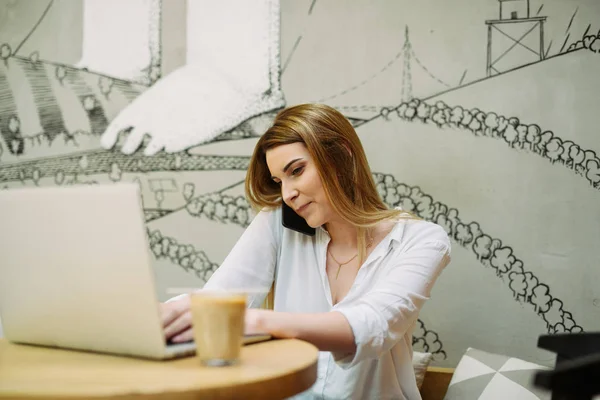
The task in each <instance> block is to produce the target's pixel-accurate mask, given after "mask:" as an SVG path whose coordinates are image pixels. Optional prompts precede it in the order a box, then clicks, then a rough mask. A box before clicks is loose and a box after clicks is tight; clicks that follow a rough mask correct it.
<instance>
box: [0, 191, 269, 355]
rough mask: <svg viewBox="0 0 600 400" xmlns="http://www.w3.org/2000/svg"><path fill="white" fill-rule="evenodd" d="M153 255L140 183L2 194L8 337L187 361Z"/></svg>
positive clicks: (0, 296) (0, 311)
mask: <svg viewBox="0 0 600 400" xmlns="http://www.w3.org/2000/svg"><path fill="white" fill-rule="evenodd" d="M150 257H151V255H150V249H149V245H148V242H147V236H146V227H145V221H144V215H143V211H142V207H141V194H140V190H139V186H138V185H137V184H134V183H118V184H100V185H82V186H69V187H42V188H39V187H35V188H18V189H8V190H0V319H1V320H2V325H3V330H4V335H5V337H6V338H7V339H8V340H9V341H11V342H14V343H23V344H34V345H42V346H52V347H60V348H68V349H76V350H86V351H93V352H101V353H111V354H118V355H124V356H133V357H141V358H149V359H170V358H175V357H179V356H186V355H192V354H194V353H195V346H194V343H193V342H188V343H178V344H168V343H166V341H165V336H164V333H163V329H162V323H161V320H160V315H159V308H158V304H159V303H158V298H157V295H156V289H155V282H154V271H153V269H152V265H151V258H150ZM268 339H270V336H269V335H247V336H245V337H244V343H245V344H249V343H255V342H259V341H264V340H268Z"/></svg>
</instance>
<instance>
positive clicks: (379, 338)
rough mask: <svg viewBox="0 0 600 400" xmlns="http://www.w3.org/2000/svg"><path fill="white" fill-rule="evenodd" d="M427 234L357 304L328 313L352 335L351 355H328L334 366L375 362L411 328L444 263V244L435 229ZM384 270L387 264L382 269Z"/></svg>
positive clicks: (442, 233)
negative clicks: (342, 319) (353, 348)
mask: <svg viewBox="0 0 600 400" xmlns="http://www.w3.org/2000/svg"><path fill="white" fill-rule="evenodd" d="M427 225H428V226H427V228H425V229H424V230H423V232H422V233H420V234H419V235H418V236H417V237H415V238H413V239H411V240H410V243H408V244H407V245H406V246H402V248H401V249H399V251H398V253H397V255H396V254H395V255H394V256H393V257H392V259H391V260H390V261H389V263H391V264H392V265H390V267H391V268H386V269H387V270H388V272H387V273H386V274H385V275H384V276H381V277H380V278H379V280H378V281H377V282H376V283H375V284H374V286H373V289H372V290H371V291H370V292H368V293H367V294H365V295H364V296H363V297H362V298H361V299H359V300H358V301H357V302H353V303H352V304H350V305H348V306H345V305H343V303H340V307H338V308H334V309H333V311H338V312H340V313H342V314H343V315H344V316H345V317H346V319H347V320H348V323H349V324H350V327H351V329H352V331H353V333H354V339H355V343H356V351H355V352H354V353H352V354H333V358H334V360H335V361H336V363H337V364H338V365H339V366H340V367H342V368H344V369H347V368H350V367H352V366H354V365H356V364H357V363H359V362H360V361H362V360H366V359H375V358H378V357H380V356H381V355H382V354H383V353H385V352H387V351H389V350H390V349H391V348H392V347H393V346H394V345H396V344H397V343H398V342H399V341H400V340H402V338H403V337H404V335H405V334H406V332H407V331H408V330H409V329H410V328H411V327H412V326H413V324H414V323H415V321H416V320H417V318H418V316H419V312H420V311H421V309H422V307H423V305H424V304H425V302H426V301H427V300H428V299H429V296H430V293H431V289H432V287H433V285H434V283H435V281H436V280H437V278H438V276H439V275H440V273H441V272H442V270H443V269H444V268H445V267H446V265H448V263H449V262H450V241H449V238H448V235H447V234H446V232H445V231H444V230H443V228H441V227H440V226H439V225H435V224H432V223H427ZM388 265H389V264H388Z"/></svg>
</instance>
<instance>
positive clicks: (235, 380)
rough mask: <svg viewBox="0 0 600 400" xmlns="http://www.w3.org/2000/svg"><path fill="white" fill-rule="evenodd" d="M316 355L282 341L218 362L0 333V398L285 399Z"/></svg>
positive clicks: (311, 369)
mask: <svg viewBox="0 0 600 400" xmlns="http://www.w3.org/2000/svg"><path fill="white" fill-rule="evenodd" d="M317 358H318V350H317V348H316V347H315V346H313V345H311V344H309V343H306V342H303V341H300V340H288V339H285V340H271V341H268V342H263V343H257V344H252V345H248V346H244V348H243V349H242V356H241V362H240V363H239V364H238V365H235V366H230V367H222V368H208V367H203V366H202V365H201V364H200V362H199V361H198V359H197V358H196V357H193V356H192V357H185V358H182V359H177V360H170V361H149V360H142V359H135V358H130V357H119V356H111V355H104V354H96V353H88V352H80V351H70V350H61V349H53V348H45V347H38V346H28V345H17V344H12V343H10V342H8V341H7V340H6V339H0V398H3V397H10V398H15V397H19V398H28V399H51V398H65V397H68V398H69V399H74V398H77V399H79V398H95V399H98V398H117V399H129V398H135V399H142V398H143V399H192V398H194V399H198V398H202V399H284V398H286V397H289V396H293V395H294V394H297V393H301V392H303V391H304V390H306V389H308V388H310V387H311V386H312V385H313V384H314V382H315V380H316V378H317Z"/></svg>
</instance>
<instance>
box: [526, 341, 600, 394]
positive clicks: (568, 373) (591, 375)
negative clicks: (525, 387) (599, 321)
mask: <svg viewBox="0 0 600 400" xmlns="http://www.w3.org/2000/svg"><path fill="white" fill-rule="evenodd" d="M538 347H539V348H542V349H545V350H549V351H552V352H554V353H556V363H555V365H554V369H553V370H549V371H540V372H538V373H536V376H535V379H534V385H536V386H538V387H541V388H545V389H549V390H551V391H552V400H592V398H593V397H594V395H597V394H600V332H596V333H565V334H556V335H542V336H540V337H539V338H538Z"/></svg>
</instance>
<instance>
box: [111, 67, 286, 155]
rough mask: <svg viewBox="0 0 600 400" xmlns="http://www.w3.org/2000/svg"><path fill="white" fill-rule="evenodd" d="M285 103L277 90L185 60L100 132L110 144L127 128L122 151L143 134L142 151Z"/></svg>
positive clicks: (199, 138)
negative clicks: (258, 87)
mask: <svg viewBox="0 0 600 400" xmlns="http://www.w3.org/2000/svg"><path fill="white" fill-rule="evenodd" d="M283 105H284V100H283V95H282V94H281V92H271V91H269V90H267V91H264V92H258V93H257V92H255V91H252V90H251V89H249V88H248V87H245V86H243V85H241V84H239V83H238V82H236V81H235V80H234V79H233V78H231V77H230V76H226V75H225V74H224V73H222V72H220V71H219V69H218V68H213V67H211V66H209V64H208V63H204V64H201V65H200V64H195V65H185V66H183V67H181V68H179V69H178V70H176V71H174V72H173V73H171V74H170V75H168V76H166V77H165V78H163V79H160V80H159V81H158V82H157V83H156V84H155V85H154V86H152V87H151V88H150V89H148V90H147V91H146V92H144V93H143V94H141V95H140V96H139V97H138V98H136V99H135V100H134V101H133V102H132V103H131V104H130V105H129V106H128V107H127V108H125V109H124V110H123V111H122V112H121V113H120V114H119V115H117V117H116V118H115V119H114V120H113V121H111V123H110V124H109V125H108V128H107V129H106V131H105V132H104V134H103V136H102V138H101V144H102V146H103V147H104V148H112V147H113V146H114V145H115V144H116V142H117V139H118V137H119V133H120V132H121V131H123V130H125V129H129V128H131V130H130V132H129V135H128V137H127V139H126V140H125V141H124V142H123V147H122V148H121V151H122V152H123V153H125V154H131V153H133V152H135V151H136V150H137V149H138V148H139V147H140V145H141V144H142V141H143V139H144V136H145V135H148V136H150V138H151V139H150V141H149V143H148V145H147V146H146V148H145V149H144V154H145V155H147V156H150V155H154V154H156V153H158V152H159V151H160V150H163V149H164V150H165V151H166V152H168V153H173V152H177V151H182V150H185V149H187V148H189V147H192V146H195V145H198V144H202V143H206V142H209V141H211V140H212V139H214V138H215V137H216V136H218V135H219V134H221V133H223V132H225V131H228V130H230V129H232V128H234V127H235V126H237V125H239V124H240V123H242V122H244V121H245V120H247V119H248V118H250V117H253V116H256V115H258V114H261V113H263V112H266V111H270V110H273V109H275V108H279V107H282V106H283Z"/></svg>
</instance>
